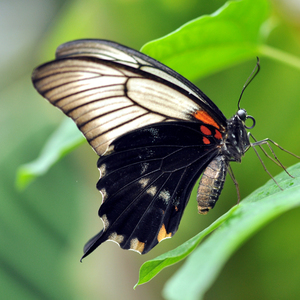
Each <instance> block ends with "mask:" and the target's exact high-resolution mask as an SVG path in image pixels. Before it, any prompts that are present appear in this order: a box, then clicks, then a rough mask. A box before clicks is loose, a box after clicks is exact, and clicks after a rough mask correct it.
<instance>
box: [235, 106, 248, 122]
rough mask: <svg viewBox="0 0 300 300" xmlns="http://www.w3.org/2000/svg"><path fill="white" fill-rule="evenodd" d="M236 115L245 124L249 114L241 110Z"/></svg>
mask: <svg viewBox="0 0 300 300" xmlns="http://www.w3.org/2000/svg"><path fill="white" fill-rule="evenodd" d="M236 114H237V115H238V116H239V118H240V119H241V120H242V121H243V122H245V121H246V119H247V112H246V111H245V110H244V109H239V110H238V111H237V113H236Z"/></svg>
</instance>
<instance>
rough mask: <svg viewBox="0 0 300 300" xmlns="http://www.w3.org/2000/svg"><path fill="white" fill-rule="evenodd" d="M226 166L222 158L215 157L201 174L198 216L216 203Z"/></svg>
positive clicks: (221, 187)
mask: <svg viewBox="0 0 300 300" xmlns="http://www.w3.org/2000/svg"><path fill="white" fill-rule="evenodd" d="M227 164H228V163H227V160H226V158H225V157H224V156H217V157H216V158H215V159H214V160H213V161H211V162H210V163H209V165H208V166H207V167H206V169H205V171H204V172H203V175H202V177H201V180H200V183H199V187H198V193H197V202H198V212H199V213H200V214H203V215H205V214H207V213H208V211H209V210H210V209H212V208H213V207H214V206H215V204H216V202H217V201H218V198H219V196H220V194H221V191H222V189H223V186H224V182H225V178H226V173H227Z"/></svg>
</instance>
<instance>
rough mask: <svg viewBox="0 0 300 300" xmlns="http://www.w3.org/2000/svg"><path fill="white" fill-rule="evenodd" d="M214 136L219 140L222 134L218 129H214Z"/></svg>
mask: <svg viewBox="0 0 300 300" xmlns="http://www.w3.org/2000/svg"><path fill="white" fill-rule="evenodd" d="M215 138H216V139H218V140H220V139H221V138H222V134H221V133H220V131H219V130H216V133H215Z"/></svg>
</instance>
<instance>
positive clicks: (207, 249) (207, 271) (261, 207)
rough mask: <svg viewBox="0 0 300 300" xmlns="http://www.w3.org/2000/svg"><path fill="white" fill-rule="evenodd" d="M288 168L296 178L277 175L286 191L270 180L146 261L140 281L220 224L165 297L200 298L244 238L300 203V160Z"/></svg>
mask: <svg viewBox="0 0 300 300" xmlns="http://www.w3.org/2000/svg"><path fill="white" fill-rule="evenodd" d="M289 172H290V173H291V174H292V175H293V176H294V177H295V178H290V177H289V176H288V175H287V174H286V173H285V172H282V173H281V174H279V175H278V176H276V180H277V182H278V183H279V184H280V186H281V187H282V188H283V189H284V191H281V190H280V189H279V188H278V186H277V185H276V184H275V183H274V181H273V180H270V181H268V182H267V183H266V184H265V185H264V186H263V187H261V188H259V189H258V190H256V191H255V192H253V193H252V194H251V195H249V196H248V197H247V198H246V199H245V200H243V201H242V202H241V203H240V204H239V205H237V206H236V207H234V208H233V209H231V210H230V211H229V212H228V213H226V214H225V215H223V216H222V217H220V218H219V219H218V220H217V221H216V222H214V223H213V224H211V225H210V226H209V227H208V228H206V229H205V230H203V231H202V232H200V233H199V234H197V235H196V236H195V237H194V238H192V239H190V240H189V241H187V242H185V243H184V244H182V245H181V246H179V247H178V248H176V249H174V250H172V251H170V252H168V253H165V254H164V255H161V256H159V257H158V258H156V259H153V260H151V261H148V262H146V263H144V264H143V266H142V267H141V270H140V279H139V282H138V284H142V283H145V282H147V281H149V280H150V279H152V278H153V277H154V276H155V275H156V274H157V273H158V272H160V271H161V270H162V269H163V268H165V267H167V266H170V265H172V264H174V263H176V262H178V261H180V260H182V259H183V258H185V257H186V256H187V255H188V254H189V253H190V252H192V251H193V250H194V249H195V248H196V246H197V245H198V244H199V243H200V242H201V240H202V239H203V238H204V237H205V236H207V235H208V234H209V233H211V232H212V231H213V230H215V229H216V228H217V227H219V228H218V229H217V230H216V231H215V232H214V233H213V234H212V235H210V237H209V238H208V239H207V240H206V241H205V242H204V243H203V244H201V245H200V247H198V248H197V249H196V250H195V251H194V252H193V253H192V254H191V255H190V257H189V258H188V260H187V261H186V263H185V265H184V266H183V267H182V268H181V269H180V270H179V271H178V272H177V273H176V274H175V275H174V277H173V278H172V279H171V280H170V281H169V282H168V283H167V285H166V287H165V290H164V295H165V297H166V299H170V300H171V299H172V300H175V299H178V300H179V299H189V300H193V299H201V297H203V295H204V293H205V292H206V291H207V290H208V289H209V287H210V286H211V285H212V283H213V282H214V281H215V279H216V277H217V276H218V274H219V273H220V271H221V269H222V267H223V266H224V264H225V263H226V261H227V260H228V259H229V257H230V256H231V255H232V254H233V253H234V252H235V251H236V249H237V248H238V247H239V246H240V245H241V244H242V243H243V242H244V241H245V240H247V239H248V238H249V237H250V236H252V235H253V234H254V233H255V232H256V231H258V230H259V229H261V228H262V227H263V226H265V225H266V224H267V223H268V222H270V221H271V220H273V219H274V218H275V217H277V216H279V215H281V214H283V213H284V212H286V211H288V210H290V209H292V208H294V207H296V206H299V205H300V192H299V189H300V187H299V184H300V163H298V164H297V165H295V166H293V167H291V168H289Z"/></svg>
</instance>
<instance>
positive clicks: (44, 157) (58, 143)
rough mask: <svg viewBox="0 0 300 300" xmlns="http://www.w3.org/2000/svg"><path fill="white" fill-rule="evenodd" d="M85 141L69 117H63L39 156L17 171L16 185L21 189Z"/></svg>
mask: <svg viewBox="0 0 300 300" xmlns="http://www.w3.org/2000/svg"><path fill="white" fill-rule="evenodd" d="M84 141H85V139H84V137H83V135H82V134H81V132H80V131H79V130H78V128H77V127H76V126H75V124H74V123H73V121H71V119H67V118H66V119H65V120H64V121H63V122H62V124H61V125H60V127H58V129H57V130H56V131H55V132H54V133H53V134H52V136H50V138H49V139H48V141H47V142H46V144H45V146H44V148H43V149H42V151H41V153H40V155H39V157H38V158H37V159H35V160H34V161H32V162H30V163H27V164H24V165H22V166H20V167H19V169H18V171H17V179H16V186H17V188H18V189H19V190H22V189H24V188H26V187H27V186H28V184H29V183H31V182H32V181H33V180H34V179H35V178H36V177H37V176H41V175H43V174H45V173H46V172H47V171H48V170H49V169H50V168H51V167H52V165H54V164H55V163H56V162H57V161H58V160H60V159H61V158H62V157H63V156H65V155H66V154H67V153H69V152H71V151H72V150H73V149H74V148H76V147H77V146H78V145H80V144H82V143H83V142H84Z"/></svg>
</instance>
